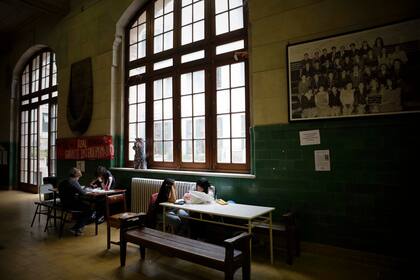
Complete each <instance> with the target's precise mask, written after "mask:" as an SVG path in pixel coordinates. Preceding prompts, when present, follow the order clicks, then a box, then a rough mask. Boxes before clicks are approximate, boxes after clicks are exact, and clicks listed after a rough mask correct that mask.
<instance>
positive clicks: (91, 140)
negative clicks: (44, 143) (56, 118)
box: [57, 135, 114, 160]
mask: <svg viewBox="0 0 420 280" xmlns="http://www.w3.org/2000/svg"><path fill="white" fill-rule="evenodd" d="M57 159H74V160H84V159H88V160H89V159H90V160H94V159H114V146H113V145H112V136H109V135H103V136H89V137H77V138H62V139H57Z"/></svg>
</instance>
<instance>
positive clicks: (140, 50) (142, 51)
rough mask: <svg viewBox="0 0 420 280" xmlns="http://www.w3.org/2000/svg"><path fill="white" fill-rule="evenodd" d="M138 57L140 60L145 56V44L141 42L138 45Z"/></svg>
mask: <svg viewBox="0 0 420 280" xmlns="http://www.w3.org/2000/svg"><path fill="white" fill-rule="evenodd" d="M137 51H138V57H139V58H142V57H145V56H146V42H145V41H142V42H140V43H139V44H138V50H137Z"/></svg>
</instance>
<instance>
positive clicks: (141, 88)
mask: <svg viewBox="0 0 420 280" xmlns="http://www.w3.org/2000/svg"><path fill="white" fill-rule="evenodd" d="M137 100H138V102H146V84H140V85H138V87H137Z"/></svg>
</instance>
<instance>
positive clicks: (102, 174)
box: [90, 166, 115, 191]
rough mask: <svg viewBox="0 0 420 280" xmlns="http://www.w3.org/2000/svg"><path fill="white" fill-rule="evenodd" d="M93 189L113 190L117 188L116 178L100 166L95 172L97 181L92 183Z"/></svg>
mask: <svg viewBox="0 0 420 280" xmlns="http://www.w3.org/2000/svg"><path fill="white" fill-rule="evenodd" d="M90 186H91V187H92V188H101V189H104V190H106V191H107V190H111V189H114V188H115V178H114V176H112V174H111V172H110V171H109V170H108V169H106V168H105V167H103V166H98V168H96V171H95V180H93V181H92V182H91V183H90Z"/></svg>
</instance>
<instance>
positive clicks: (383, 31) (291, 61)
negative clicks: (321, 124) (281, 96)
mask: <svg viewBox="0 0 420 280" xmlns="http://www.w3.org/2000/svg"><path fill="white" fill-rule="evenodd" d="M418 26H420V18H415V19H408V20H404V21H399V22H393V23H389V24H386V25H381V26H376V27H371V28H367V29H362V30H356V31H352V32H348V33H341V34H337V35H333V36H328V37H323V38H319V39H314V40H308V41H303V42H298V43H292V44H288V45H287V50H286V57H287V85H288V87H287V91H288V109H289V114H288V116H289V121H305V120H317V119H331V118H349V117H361V116H363V117H364V116H378V115H394V114H404V113H418V112H420V97H419V95H418V94H417V93H418V91H420V84H418V83H416V80H415V79H416V77H415V74H416V73H418V72H419V71H420V47H419V46H420V36H415V35H412V34H416V33H418V32H413V31H415V30H416V28H417V27H418ZM400 30H403V31H404V32H401V31H400ZM378 38H381V39H382V43H383V44H382V46H381V44H376V43H377V42H378V43H380V40H379V39H378ZM364 40H366V41H367V42H368V44H369V47H370V48H371V49H372V52H373V54H374V56H373V57H375V55H377V54H378V55H380V52H381V51H382V48H384V49H385V51H386V53H387V54H388V60H389V62H388V63H383V62H384V61H387V58H386V56H376V62H377V64H376V68H375V60H374V59H371V58H370V57H371V56H370V54H369V51H365V49H362V48H361V45H362V42H363V41H364ZM350 43H356V47H355V50H353V51H351V50H350V47H349V46H350ZM333 46H335V47H336V49H337V52H339V51H340V46H345V52H343V54H344V56H343V57H344V58H341V56H339V57H340V64H341V65H346V67H342V68H341V69H340V68H339V67H334V66H335V65H334V60H336V59H335V58H337V56H335V55H334V54H333V53H332V51H331V50H332V47H333ZM396 46H398V47H399V48H400V50H402V51H403V52H404V53H405V59H404V55H403V54H401V55H398V54H400V53H399V52H396V51H395V47H396ZM324 48H326V49H327V56H324V59H322V51H323V49H324ZM316 51H318V52H319V57H317V56H316V55H315V52H316ZM305 53H307V54H308V58H309V59H308V60H305V59H304V54H305ZM365 53H366V55H365ZM356 54H358V56H359V59H361V58H363V57H364V58H363V61H362V63H359V62H355V61H356V59H355V57H356ZM328 56H329V57H330V59H329V60H330V64H331V65H330V68H327V65H326V64H327V63H325V62H326V59H325V57H328ZM346 56H349V57H350V59H349V60H350V63H352V64H348V63H346V64H344V60H345V59H346V58H345V57H346ZM332 57H335V58H334V59H332ZM378 57H380V58H381V59H378ZM341 59H343V60H341ZM395 60H399V64H400V69H402V70H395V68H398V65H396V64H398V62H395ZM404 60H405V61H404ZM316 61H318V62H319V66H320V67H319V68H317V66H316V65H315V64H316ZM308 63H309V67H308V66H307V64H308ZM355 64H358V67H359V71H360V74H362V75H365V73H362V71H367V70H366V68H370V69H371V72H372V73H373V77H372V76H369V75H368V74H366V78H365V76H360V80H363V83H364V86H360V87H365V92H364V93H360V92H361V91H362V90H359V89H358V88H359V87H355V85H356V84H360V83H362V81H359V82H358V79H357V76H355V77H352V76H350V77H347V79H345V78H343V79H340V82H338V81H339V79H338V78H339V75H341V76H342V77H345V75H343V74H342V70H343V69H347V70H346V72H349V73H351V75H353V72H355V71H353V70H354V68H350V69H351V70H349V66H351V67H354V65H355ZM382 64H385V65H387V69H388V70H389V71H390V72H388V75H386V74H384V73H386V72H385V71H381V70H382V69H381V67H382V68H384V66H382ZM305 65H306V67H305ZM321 66H323V67H324V68H321ZM334 68H336V69H337V70H338V71H336V72H334V70H335V69H334ZM325 69H331V71H330V70H325ZM374 69H375V72H374V71H373V70H374ZM391 71H394V72H391ZM329 72H334V73H333V74H332V75H331V74H329ZM367 72H369V71H367ZM315 73H317V74H318V77H319V78H320V79H319V80H318V82H315V80H316V78H315ZM337 73H338V74H337ZM303 75H305V76H309V77H311V79H310V82H307V83H305V82H303V80H304V79H302V76H303ZM328 75H330V76H333V77H334V78H333V79H328ZM321 79H324V80H322V81H321ZM373 79H375V80H376V83H375V82H372V80H373ZM334 80H335V81H334ZM388 80H391V82H389V81H388ZM349 81H351V83H352V87H351V89H350V86H348V88H347V89H346V87H347V84H348V83H349ZM388 83H389V84H390V83H392V86H390V87H387V86H386V84H388ZM375 84H376V85H375ZM334 85H335V87H336V88H337V89H338V91H340V90H339V89H340V88H342V89H344V90H346V91H345V94H343V96H342V97H339V98H338V99H337V97H336V96H337V95H334V96H335V98H336V99H334V97H332V91H333V90H332V87H334ZM343 85H344V86H343ZM382 85H384V86H382ZM321 86H324V91H327V93H328V98H327V100H328V101H327V102H328V105H329V108H327V107H326V106H325V103H326V102H325V93H322V95H319V96H318V100H321V101H320V102H318V104H315V103H316V102H315V96H316V95H317V93H318V92H322V90H320V89H321ZM375 87H377V90H376V91H375ZM310 90H312V93H313V96H314V97H313V98H312V97H311V93H310ZM392 90H394V91H392ZM351 91H352V92H353V93H352V94H350V92H351ZM305 92H306V93H307V94H306V96H305V97H304V98H302V97H303V96H304V94H305ZM315 92H316V93H315ZM339 95H341V92H340V93H339ZM351 96H353V103H350V102H351V100H352V99H351ZM342 99H344V102H341V100H342ZM330 100H335V101H336V102H330ZM337 100H340V102H338V101H337ZM390 100H391V101H390ZM363 102H365V104H364V103H363ZM398 102H400V103H399V104H398ZM322 105H323V106H322ZM333 107H334V109H333Z"/></svg>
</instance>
